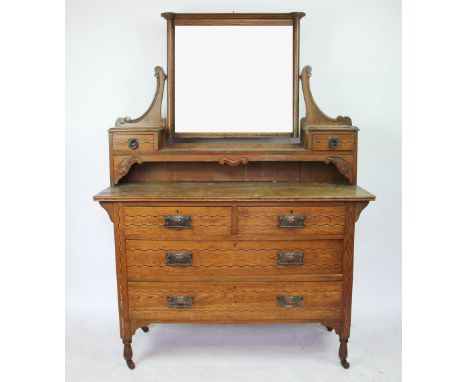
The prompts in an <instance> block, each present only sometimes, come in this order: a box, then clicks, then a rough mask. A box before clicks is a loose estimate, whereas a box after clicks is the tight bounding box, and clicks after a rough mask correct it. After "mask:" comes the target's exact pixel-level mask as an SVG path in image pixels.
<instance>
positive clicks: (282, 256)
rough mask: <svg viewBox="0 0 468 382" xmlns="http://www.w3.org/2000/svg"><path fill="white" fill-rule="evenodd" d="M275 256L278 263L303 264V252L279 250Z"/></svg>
mask: <svg viewBox="0 0 468 382" xmlns="http://www.w3.org/2000/svg"><path fill="white" fill-rule="evenodd" d="M276 256H277V262H278V265H303V264H304V252H293V251H280V252H278V254H277V255H276Z"/></svg>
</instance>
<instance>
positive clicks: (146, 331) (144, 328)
mask: <svg viewBox="0 0 468 382" xmlns="http://www.w3.org/2000/svg"><path fill="white" fill-rule="evenodd" d="M141 330H143V331H144V332H145V333H148V332H149V328H148V327H147V326H143V327H142V328H141Z"/></svg>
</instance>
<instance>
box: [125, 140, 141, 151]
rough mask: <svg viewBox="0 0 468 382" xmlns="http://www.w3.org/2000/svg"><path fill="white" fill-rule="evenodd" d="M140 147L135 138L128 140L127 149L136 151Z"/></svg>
mask: <svg viewBox="0 0 468 382" xmlns="http://www.w3.org/2000/svg"><path fill="white" fill-rule="evenodd" d="M138 146H140V143H139V142H138V139H136V138H130V139H129V140H128V148H129V149H131V150H136V149H137V148H138Z"/></svg>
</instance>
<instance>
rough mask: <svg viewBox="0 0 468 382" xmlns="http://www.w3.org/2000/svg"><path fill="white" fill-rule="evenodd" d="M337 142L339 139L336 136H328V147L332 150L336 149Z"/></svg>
mask: <svg viewBox="0 0 468 382" xmlns="http://www.w3.org/2000/svg"><path fill="white" fill-rule="evenodd" d="M339 144H340V140H339V139H338V138H336V137H330V138H329V139H328V147H330V148H331V149H332V150H334V149H336V148H337V147H338V145H339Z"/></svg>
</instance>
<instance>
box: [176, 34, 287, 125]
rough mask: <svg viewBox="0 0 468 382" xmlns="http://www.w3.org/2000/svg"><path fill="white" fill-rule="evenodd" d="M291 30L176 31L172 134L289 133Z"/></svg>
mask: <svg viewBox="0 0 468 382" xmlns="http://www.w3.org/2000/svg"><path fill="white" fill-rule="evenodd" d="M292 34H293V33H292V26H185V25H183V26H176V28H175V132H176V133H273V134H277V133H290V134H292V132H293V38H292Z"/></svg>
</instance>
